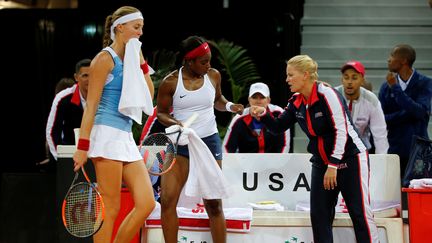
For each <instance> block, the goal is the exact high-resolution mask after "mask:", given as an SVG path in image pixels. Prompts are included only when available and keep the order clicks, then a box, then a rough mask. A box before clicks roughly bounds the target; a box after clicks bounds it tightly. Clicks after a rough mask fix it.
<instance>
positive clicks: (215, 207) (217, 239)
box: [204, 199, 226, 243]
mask: <svg viewBox="0 0 432 243" xmlns="http://www.w3.org/2000/svg"><path fill="white" fill-rule="evenodd" d="M204 205H205V208H206V211H207V214H208V216H209V220H210V231H211V234H212V239H213V242H214V243H225V242H226V222H225V216H224V213H223V208H222V200H220V199H215V200H205V199H204Z"/></svg>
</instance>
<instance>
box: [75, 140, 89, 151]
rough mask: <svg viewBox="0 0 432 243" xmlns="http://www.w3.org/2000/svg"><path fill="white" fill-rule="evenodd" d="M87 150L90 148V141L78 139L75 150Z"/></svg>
mask: <svg viewBox="0 0 432 243" xmlns="http://www.w3.org/2000/svg"><path fill="white" fill-rule="evenodd" d="M89 148H90V140H88V139H85V138H80V139H78V145H77V149H79V150H83V151H88V150H89Z"/></svg>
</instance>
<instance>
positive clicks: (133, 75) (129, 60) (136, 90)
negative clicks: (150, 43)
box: [118, 38, 153, 124]
mask: <svg viewBox="0 0 432 243" xmlns="http://www.w3.org/2000/svg"><path fill="white" fill-rule="evenodd" d="M140 48H141V42H140V41H139V40H138V39H137V38H131V39H130V40H129V41H128V43H127V44H126V51H125V56H124V61H123V86H122V92H121V96H120V103H119V107H118V109H119V111H120V113H122V114H123V115H125V116H128V117H130V118H132V119H133V120H134V121H136V122H137V123H138V124H141V119H142V112H143V111H144V112H145V113H146V114H147V115H151V114H152V113H153V101H152V98H151V95H150V90H149V88H148V86H147V82H146V80H145V78H144V74H143V72H142V70H141V68H140V56H139V53H140Z"/></svg>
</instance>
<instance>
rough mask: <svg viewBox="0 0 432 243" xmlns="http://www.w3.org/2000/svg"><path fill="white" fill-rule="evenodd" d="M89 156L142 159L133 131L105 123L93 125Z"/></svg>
mask: <svg viewBox="0 0 432 243" xmlns="http://www.w3.org/2000/svg"><path fill="white" fill-rule="evenodd" d="M88 157H89V158H96V157H102V158H105V159H112V160H119V161H122V162H134V161H137V160H141V159H142V156H141V154H140V152H139V150H138V147H137V145H136V144H135V140H134V139H133V135H132V132H125V131H123V130H120V129H117V128H113V127H109V126H105V125H94V126H93V128H92V131H91V134H90V148H89V152H88Z"/></svg>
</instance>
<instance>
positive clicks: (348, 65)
mask: <svg viewBox="0 0 432 243" xmlns="http://www.w3.org/2000/svg"><path fill="white" fill-rule="evenodd" d="M348 68H353V69H354V70H356V71H357V72H359V73H360V74H361V75H362V76H363V77H364V75H365V68H364V66H363V64H362V63H361V62H359V61H356V60H352V61H348V62H347V63H345V64H344V65H343V66H342V68H341V72H342V73H343V72H344V71H345V70H347V69H348Z"/></svg>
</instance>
